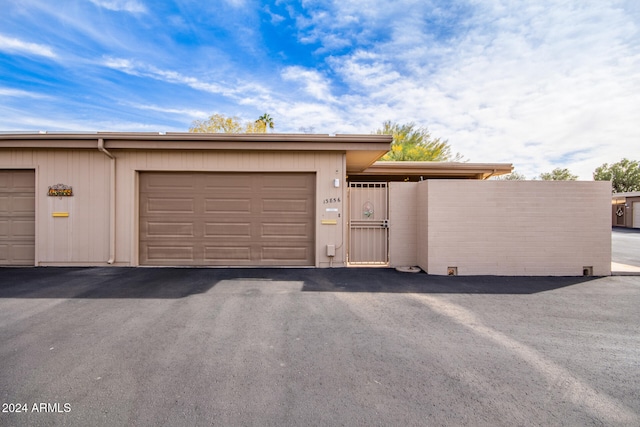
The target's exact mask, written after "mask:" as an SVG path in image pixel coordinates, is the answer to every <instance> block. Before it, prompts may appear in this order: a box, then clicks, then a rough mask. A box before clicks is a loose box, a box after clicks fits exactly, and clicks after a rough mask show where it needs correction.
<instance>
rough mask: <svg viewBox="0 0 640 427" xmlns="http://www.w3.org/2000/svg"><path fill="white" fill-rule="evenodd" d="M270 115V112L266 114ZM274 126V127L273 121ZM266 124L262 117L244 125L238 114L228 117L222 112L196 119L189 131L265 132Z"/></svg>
mask: <svg viewBox="0 0 640 427" xmlns="http://www.w3.org/2000/svg"><path fill="white" fill-rule="evenodd" d="M265 115H266V116H268V114H265ZM271 123H272V126H271V127H272V128H273V121H271ZM266 131H267V128H266V124H265V123H264V122H262V121H261V120H260V119H258V120H256V121H255V122H247V123H245V125H244V126H243V125H242V124H241V123H240V119H239V118H238V117H236V116H233V117H227V116H224V115H222V114H212V115H211V116H210V117H209V118H208V119H206V120H194V121H193V123H191V127H190V128H189V132H195V133H265V132H266Z"/></svg>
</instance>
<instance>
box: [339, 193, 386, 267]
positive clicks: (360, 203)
mask: <svg viewBox="0 0 640 427" xmlns="http://www.w3.org/2000/svg"><path fill="white" fill-rule="evenodd" d="M387 200H388V192H387V183H386V182H351V183H349V253H348V261H349V264H352V265H386V264H388V262H389V217H388V206H387Z"/></svg>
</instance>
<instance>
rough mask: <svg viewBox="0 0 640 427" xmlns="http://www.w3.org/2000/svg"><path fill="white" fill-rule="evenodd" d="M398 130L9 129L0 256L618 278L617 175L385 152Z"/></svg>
mask: <svg viewBox="0 0 640 427" xmlns="http://www.w3.org/2000/svg"><path fill="white" fill-rule="evenodd" d="M390 144H391V136H388V135H336V136H328V135H292V134H236V135H228V134H227V135H226V134H197V133H167V134H157V133H77V134H73V133H68V134H65V133H38V134H33V133H14V134H0V264H1V265H35V266H104V265H116V266H304V267H344V266H350V265H360V266H364V265H383V266H390V267H397V266H414V265H417V266H420V267H421V268H422V269H423V270H426V271H427V272H428V273H430V274H461V275H468V274H489V275H583V274H595V275H608V274H610V271H611V270H610V268H611V267H610V265H611V264H610V261H611V234H610V222H609V211H608V209H609V208H608V207H607V206H608V200H609V198H610V191H611V190H610V185H609V183H608V182H540V181H495V180H491V181H488V180H487V178H489V177H491V176H495V175H501V174H507V173H510V172H511V171H512V166H511V165H510V164H478V163H436V162H378V161H377V160H378V159H379V158H380V157H382V156H383V155H384V154H385V153H386V152H387V151H388V150H389V148H390Z"/></svg>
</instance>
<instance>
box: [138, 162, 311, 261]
mask: <svg viewBox="0 0 640 427" xmlns="http://www.w3.org/2000/svg"><path fill="white" fill-rule="evenodd" d="M314 212H315V174H307V173H305V174H300V173H179V172H166V173H165V172H144V173H141V174H140V264H141V265H217V266H225V265H229V266H243V265H250V266H262V265H276V266H312V265H314V264H315V253H314V248H315V243H314V235H315V227H314V225H315V222H314V219H315V213H314Z"/></svg>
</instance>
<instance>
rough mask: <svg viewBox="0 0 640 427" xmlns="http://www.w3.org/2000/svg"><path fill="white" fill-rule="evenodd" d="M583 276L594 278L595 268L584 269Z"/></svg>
mask: <svg viewBox="0 0 640 427" xmlns="http://www.w3.org/2000/svg"><path fill="white" fill-rule="evenodd" d="M582 275H583V276H593V266H591V265H587V266H585V267H582Z"/></svg>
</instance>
